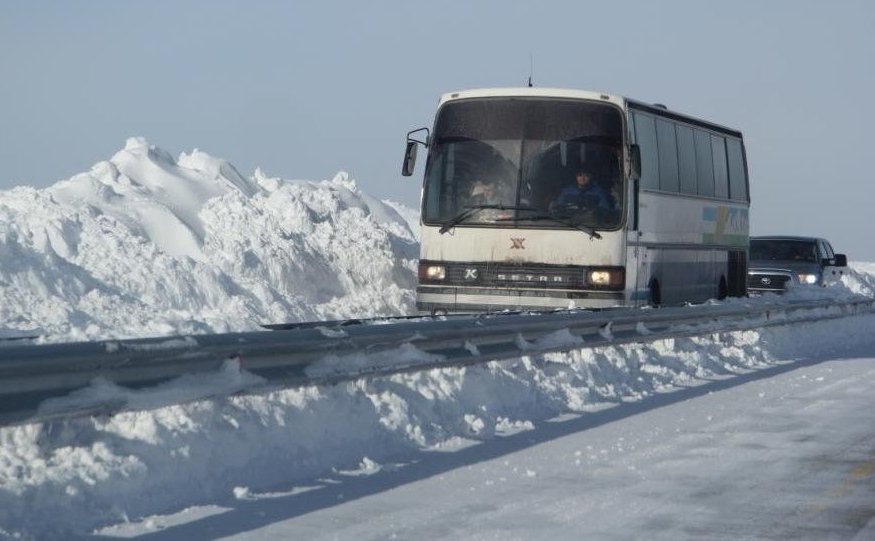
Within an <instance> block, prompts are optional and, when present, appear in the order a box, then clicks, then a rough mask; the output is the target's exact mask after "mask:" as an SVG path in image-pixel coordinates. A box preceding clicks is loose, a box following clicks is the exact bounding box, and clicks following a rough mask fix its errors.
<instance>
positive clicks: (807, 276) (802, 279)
mask: <svg viewBox="0 0 875 541" xmlns="http://www.w3.org/2000/svg"><path fill="white" fill-rule="evenodd" d="M799 283H800V284H808V285H814V284H816V283H817V275H816V274H812V273H809V272H801V273H799Z"/></svg>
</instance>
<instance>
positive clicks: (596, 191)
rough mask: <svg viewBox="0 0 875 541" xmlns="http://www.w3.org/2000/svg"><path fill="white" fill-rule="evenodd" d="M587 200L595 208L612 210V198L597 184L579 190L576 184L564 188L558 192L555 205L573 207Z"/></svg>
mask: <svg viewBox="0 0 875 541" xmlns="http://www.w3.org/2000/svg"><path fill="white" fill-rule="evenodd" d="M587 199H592V200H594V201H595V203H596V206H597V207H599V208H603V209H613V208H614V207H615V205H614V198H613V196H612V195H611V194H610V193H608V191H607V190H605V189H604V188H602V187H601V186H599V185H597V184H590V185H588V186H586V187H584V188H581V187H580V186H578V185H577V184H574V185H573V186H566V187H565V188H563V189H562V191H561V192H559V197H558V198H556V204H557V205H573V204H578V205H582V204H584V201H585V200H587Z"/></svg>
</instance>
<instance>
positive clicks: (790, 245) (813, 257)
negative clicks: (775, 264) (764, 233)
mask: <svg viewBox="0 0 875 541" xmlns="http://www.w3.org/2000/svg"><path fill="white" fill-rule="evenodd" d="M750 258H751V260H773V261H809V262H816V261H817V244H816V243H814V242H811V241H803V240H783V239H751V241H750Z"/></svg>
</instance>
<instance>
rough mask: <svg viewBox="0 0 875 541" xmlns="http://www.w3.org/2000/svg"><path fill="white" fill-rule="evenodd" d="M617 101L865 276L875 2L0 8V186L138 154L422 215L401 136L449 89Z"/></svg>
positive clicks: (759, 229) (159, 1)
mask: <svg viewBox="0 0 875 541" xmlns="http://www.w3.org/2000/svg"><path fill="white" fill-rule="evenodd" d="M530 57H531V58H534V83H535V85H537V86H551V87H570V88H581V89H591V90H600V91H604V92H611V93H617V94H624V95H627V96H630V97H633V98H636V99H640V100H644V101H651V102H660V103H665V104H667V105H669V106H670V107H671V108H674V109H677V110H679V111H683V112H686V113H690V114H693V115H696V116H700V117H703V118H707V119H710V120H713V121H716V122H719V123H721V124H725V125H728V126H731V127H734V128H738V129H740V130H742V131H743V132H744V134H745V140H746V144H747V154H748V162H749V169H750V176H751V193H752V198H753V203H752V210H751V225H752V232H753V233H754V234H764V233H790V234H796V233H799V234H813V235H823V236H826V237H828V238H830V239H831V240H832V242H833V245H834V247H835V248H836V249H837V250H838V251H841V252H847V254H848V256H849V258H850V259H851V260H866V261H875V241H873V240H872V233H870V229H871V227H872V226H871V225H870V218H871V217H872V214H873V210H872V209H873V208H875V175H873V173H872V167H871V164H870V160H869V159H868V158H869V157H870V156H871V155H872V154H873V152H872V150H873V143H875V137H873V136H872V133H873V126H875V105H873V99H875V69H873V65H875V61H873V58H875V2H869V1H867V0H857V1H836V2H813V1H791V0H782V1H761V0H734V1H732V2H709V1H695V0H690V1H652V0H641V1H631V0H629V1H618V0H614V1H610V2H606V1H600V2H586V1H581V0H575V1H551V0H539V1H537V2H535V1H531V2H521V1H468V2H462V1H459V2H448V1H444V2H435V1H432V2H424V1H415V0H399V1H368V2H366V1H348V2H340V1H331V0H321V1H312V2H305V1H287V2H278V1H227V0H223V1H206V0H203V1H169V0H152V1H150V2H134V1H120V0H91V1H80V2H72V1H39V0H37V1H34V0H5V1H3V2H0V189H7V188H10V187H12V186H17V185H25V184H26V185H32V186H37V187H45V186H49V185H51V184H53V183H54V182H56V181H58V180H60V179H63V178H69V177H70V176H72V175H73V174H75V173H78V172H82V171H86V170H88V169H89V168H90V166H91V165H92V164H93V163H95V162H97V161H100V160H104V159H107V158H109V157H110V156H111V155H112V154H113V153H114V152H116V151H117V150H119V149H121V148H122V147H123V146H124V143H125V139H126V138H127V137H129V136H135V135H137V136H144V137H146V138H147V139H148V140H149V141H150V142H151V143H152V144H155V145H158V146H160V147H162V148H164V149H165V150H167V151H169V152H170V153H172V154H174V155H175V154H178V153H179V152H188V151H191V150H192V149H194V148H199V149H201V150H204V151H206V152H209V153H210V154H213V155H215V156H219V157H223V158H227V159H228V160H230V161H231V162H232V163H234V164H235V165H236V166H237V167H238V169H240V171H241V172H242V173H243V174H244V175H250V174H252V171H253V170H254V168H255V167H256V166H261V167H262V169H264V170H265V171H266V172H267V173H268V174H270V175H275V176H281V177H284V178H295V179H322V178H330V177H332V176H333V175H334V174H335V173H336V172H337V171H338V170H346V171H349V172H350V174H351V175H352V176H353V177H355V178H356V179H357V180H358V182H359V185H360V186H361V187H362V189H364V190H365V191H367V192H369V193H371V194H372V195H375V196H377V197H380V198H391V199H394V200H397V201H401V202H403V203H406V204H409V205H417V204H418V198H419V189H420V185H419V182H420V178H421V173H422V170H421V164H420V167H418V168H417V176H416V177H413V178H404V177H401V175H400V162H401V156H402V152H403V146H404V136H405V134H406V132H407V131H408V130H410V129H413V128H418V127H420V126H425V125H430V124H431V121H432V114H433V112H434V106H435V104H436V102H437V99H438V97H439V95H440V94H441V93H443V92H445V91H449V90H456V89H460V88H470V87H482V86H518V85H524V84H525V83H526V80H527V78H528V76H529V65H530Z"/></svg>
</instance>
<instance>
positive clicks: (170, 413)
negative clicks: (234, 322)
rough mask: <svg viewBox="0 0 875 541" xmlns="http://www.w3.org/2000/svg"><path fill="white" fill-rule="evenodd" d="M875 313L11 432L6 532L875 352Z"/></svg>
mask: <svg viewBox="0 0 875 541" xmlns="http://www.w3.org/2000/svg"><path fill="white" fill-rule="evenodd" d="M873 324H875V316H862V317H857V318H854V319H845V320H835V321H828V322H822V323H818V324H806V325H803V326H799V325H797V326H792V327H785V328H776V327H773V328H769V329H765V330H762V331H744V332H735V333H721V334H720V335H715V336H712V337H703V338H684V339H674V340H663V341H658V342H654V343H652V344H649V345H626V346H618V347H605V348H598V349H595V350H577V351H572V352H571V353H569V354H548V355H543V356H523V357H520V358H518V359H511V360H507V361H501V362H490V363H487V364H483V365H477V366H473V367H469V368H463V369H442V370H431V371H428V372H421V373H414V374H404V375H396V376H392V377H381V378H370V379H362V380H359V381H355V382H352V383H347V384H342V385H335V386H324V387H316V386H313V387H304V388H299V389H290V390H283V391H275V392H271V393H269V394H264V395H254V396H233V397H225V398H217V399H213V400H206V401H199V402H194V403H189V404H186V405H173V406H166V407H161V408H158V409H154V410H151V411H142V412H128V413H123V414H119V415H116V416H113V417H111V418H90V419H78V420H71V421H58V422H53V423H42V424H34V425H27V426H18V427H9V428H2V429H0V538H2V536H3V532H5V535H7V536H9V537H14V536H23V537H24V538H28V537H33V538H37V539H66V538H69V537H71V536H73V535H86V534H88V533H90V532H92V531H95V530H98V531H102V532H103V533H106V534H113V533H120V532H122V531H123V530H125V529H126V528H127V529H131V530H132V531H136V532H139V533H143V532H147V531H150V530H152V529H154V528H158V527H160V525H161V524H162V521H163V519H162V518H161V515H164V514H173V513H177V512H180V511H183V510H189V509H191V508H192V507H194V506H204V505H206V506H216V505H218V506H221V505H222V502H223V501H224V502H227V501H228V500H233V499H234V498H244V499H245V498H258V497H260V495H263V494H270V493H292V492H295V491H299V490H304V489H305V488H306V487H313V486H317V487H318V485H320V484H326V483H329V484H330V483H333V482H342V481H341V480H342V478H343V476H344V475H348V474H350V472H358V474H367V473H368V472H374V471H378V470H380V469H381V467H383V465H386V467H396V466H395V465H396V464H398V463H406V462H410V461H414V460H422V459H424V458H425V457H423V456H421V453H428V452H433V451H436V450H444V451H446V450H454V449H459V448H461V447H464V446H468V445H472V444H476V442H478V441H484V440H488V439H490V438H494V437H498V436H501V435H504V434H513V433H515V432H519V431H521V430H529V429H532V428H534V427H535V426H536V424H537V423H539V422H543V421H545V420H548V419H551V418H555V417H557V416H562V415H567V414H585V413H586V412H589V411H594V410H599V409H603V408H605V407H609V406H612V405H616V404H620V403H623V402H628V401H637V400H641V399H645V398H647V397H652V396H654V395H657V394H660V393H664V392H667V391H670V390H672V389H675V388H678V387H689V386H691V385H698V384H701V383H704V382H707V381H713V379H714V378H721V377H731V376H734V375H737V374H741V373H745V372H748V371H751V370H757V369H762V368H766V367H769V366H774V365H778V364H783V363H786V362H793V361H799V360H810V359H818V358H823V357H824V356H826V357H827V358H836V356H841V355H843V354H846V353H847V352H848V351H853V350H854V348H855V347H859V346H860V345H861V344H863V342H865V344H864V345H866V344H868V346H869V347H871V342H872V339H871V336H870V334H869V333H868V331H867V330H868V329H871V327H872V325H873ZM837 344H840V346H837ZM233 369H234V366H233V365H231V364H229V365H228V366H226V367H225V368H224V369H223V370H222V372H221V373H220V374H217V375H216V377H217V378H218V379H221V380H223V381H224V383H223V385H228V384H229V383H234V382H235V381H237V380H238V379H239V377H237V376H234V374H232V373H229V371H233ZM192 387H194V385H193V383H192V382H191V381H187V380H184V381H178V382H174V383H170V384H167V385H164V386H162V387H161V388H159V389H155V390H144V391H136V392H133V391H126V392H128V393H131V395H132V396H131V397H129V398H128V400H130V401H139V403H143V404H147V405H148V404H150V403H154V401H155V400H161V399H162V397H167V396H173V395H174V394H176V393H182V394H185V393H188V392H191V389H192ZM112 392H114V393H116V394H118V393H121V392H125V391H122V390H119V389H113V390H112ZM153 405H154V404H153ZM317 490H318V488H317ZM165 522H166V521H165Z"/></svg>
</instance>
